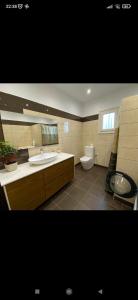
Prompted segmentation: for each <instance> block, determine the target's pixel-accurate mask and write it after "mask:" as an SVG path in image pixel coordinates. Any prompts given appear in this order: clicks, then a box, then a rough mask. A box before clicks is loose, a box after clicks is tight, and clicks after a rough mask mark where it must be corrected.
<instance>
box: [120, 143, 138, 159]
mask: <svg viewBox="0 0 138 300" xmlns="http://www.w3.org/2000/svg"><path fill="white" fill-rule="evenodd" d="M118 158H119V159H120V158H123V159H124V158H125V159H129V160H135V161H138V149H133V148H124V147H121V146H119V148H118Z"/></svg>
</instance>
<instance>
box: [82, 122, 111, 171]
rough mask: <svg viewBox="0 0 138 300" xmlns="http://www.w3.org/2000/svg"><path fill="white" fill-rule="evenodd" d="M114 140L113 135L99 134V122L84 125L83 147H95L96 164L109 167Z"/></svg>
mask: <svg viewBox="0 0 138 300" xmlns="http://www.w3.org/2000/svg"><path fill="white" fill-rule="evenodd" d="M113 138H114V134H113V133H98V120H94V121H88V122H84V123H83V128H82V141H83V147H84V146H85V145H90V144H93V145H94V147H95V163H96V164H99V165H101V166H106V167H107V166H108V163H109V159H110V154H111V148H112V143H113Z"/></svg>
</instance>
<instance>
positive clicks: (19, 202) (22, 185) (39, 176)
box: [5, 157, 74, 210]
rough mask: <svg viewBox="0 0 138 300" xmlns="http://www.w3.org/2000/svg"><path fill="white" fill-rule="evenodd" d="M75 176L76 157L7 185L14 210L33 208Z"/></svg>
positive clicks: (10, 204) (8, 199) (9, 200)
mask: <svg viewBox="0 0 138 300" xmlns="http://www.w3.org/2000/svg"><path fill="white" fill-rule="evenodd" d="M73 177H74V157H71V158H69V159H67V160H64V161H62V162H59V163H57V164H54V165H52V166H49V167H47V168H45V169H43V170H41V171H39V172H36V173H34V174H32V175H29V176H27V177H24V178H22V179H19V180H16V181H14V182H12V183H9V184H7V185H6V186H5V194H6V198H7V201H8V202H9V206H10V208H11V209H12V210H33V209H36V208H37V207H39V206H40V205H41V204H42V203H43V202H45V201H46V200H47V199H49V198H50V197H51V196H52V195H54V194H55V193H56V192H57V191H58V190H60V189H61V188H62V187H63V186H64V185H65V184H67V183H68V182H69V181H71V180H72V179H73Z"/></svg>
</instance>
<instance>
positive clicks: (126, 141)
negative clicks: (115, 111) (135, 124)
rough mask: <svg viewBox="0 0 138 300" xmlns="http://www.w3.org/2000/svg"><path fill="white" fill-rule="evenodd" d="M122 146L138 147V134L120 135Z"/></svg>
mask: <svg viewBox="0 0 138 300" xmlns="http://www.w3.org/2000/svg"><path fill="white" fill-rule="evenodd" d="M119 145H120V147H126V148H138V135H137V136H128V137H124V136H121V137H120V136H119Z"/></svg>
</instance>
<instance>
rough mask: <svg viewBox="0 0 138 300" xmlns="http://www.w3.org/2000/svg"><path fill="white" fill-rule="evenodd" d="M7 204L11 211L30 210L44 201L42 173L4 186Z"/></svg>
mask: <svg viewBox="0 0 138 300" xmlns="http://www.w3.org/2000/svg"><path fill="white" fill-rule="evenodd" d="M6 192H7V196H8V199H9V204H10V207H11V209H13V210H31V209H35V208H37V207H38V206H39V205H41V204H42V203H43V202H44V201H45V191H44V183H43V173H42V171H40V172H37V173H35V174H32V175H29V176H27V177H25V178H22V179H19V180H17V181H15V182H12V183H10V184H8V185H6Z"/></svg>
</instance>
